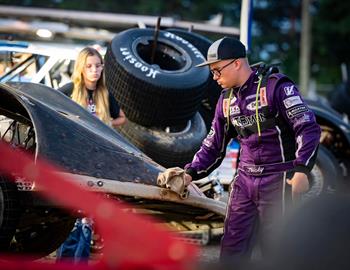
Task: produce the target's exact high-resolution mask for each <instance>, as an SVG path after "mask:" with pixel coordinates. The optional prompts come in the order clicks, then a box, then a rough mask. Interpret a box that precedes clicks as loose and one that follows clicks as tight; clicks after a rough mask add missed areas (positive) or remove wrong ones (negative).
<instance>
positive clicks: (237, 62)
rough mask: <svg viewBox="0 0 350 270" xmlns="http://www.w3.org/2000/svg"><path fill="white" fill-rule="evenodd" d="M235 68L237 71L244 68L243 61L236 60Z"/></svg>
mask: <svg viewBox="0 0 350 270" xmlns="http://www.w3.org/2000/svg"><path fill="white" fill-rule="evenodd" d="M233 66H234V67H235V69H240V68H241V66H242V59H239V58H238V59H236V61H234V62H233Z"/></svg>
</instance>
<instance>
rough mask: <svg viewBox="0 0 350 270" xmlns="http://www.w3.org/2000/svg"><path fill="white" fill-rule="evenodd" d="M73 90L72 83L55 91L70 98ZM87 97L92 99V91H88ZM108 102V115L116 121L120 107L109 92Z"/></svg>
mask: <svg viewBox="0 0 350 270" xmlns="http://www.w3.org/2000/svg"><path fill="white" fill-rule="evenodd" d="M73 88H74V84H73V83H72V82H70V83H67V84H65V85H63V86H62V87H60V88H58V89H57V90H58V91H60V92H62V93H63V94H65V95H66V96H68V97H70V96H71V95H72V92H73ZM88 96H89V98H92V91H91V90H88ZM108 100H109V113H110V115H111V117H112V118H113V119H116V118H118V117H119V111H120V107H119V105H118V103H117V101H116V99H115V98H114V97H113V96H112V94H111V93H110V92H108Z"/></svg>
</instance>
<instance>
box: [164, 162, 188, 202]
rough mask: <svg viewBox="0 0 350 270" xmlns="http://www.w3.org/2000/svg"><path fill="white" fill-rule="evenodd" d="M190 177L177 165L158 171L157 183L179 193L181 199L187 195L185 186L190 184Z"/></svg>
mask: <svg viewBox="0 0 350 270" xmlns="http://www.w3.org/2000/svg"><path fill="white" fill-rule="evenodd" d="M191 180H192V177H191V176H190V175H188V174H186V173H185V171H184V170H183V169H181V168H179V167H174V168H168V169H166V170H165V171H164V172H161V173H159V175H158V178H157V183H158V185H159V186H161V187H164V188H168V189H170V190H172V191H174V192H176V193H177V194H179V195H180V197H181V198H182V199H186V198H187V197H188V189H187V186H188V185H189V184H190V182H191Z"/></svg>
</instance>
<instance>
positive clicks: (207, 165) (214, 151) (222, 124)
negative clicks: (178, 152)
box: [185, 94, 232, 180]
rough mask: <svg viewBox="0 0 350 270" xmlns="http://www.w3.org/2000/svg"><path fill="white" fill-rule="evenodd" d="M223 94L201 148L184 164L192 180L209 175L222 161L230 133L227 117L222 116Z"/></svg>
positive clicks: (230, 136)
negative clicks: (189, 161) (190, 160)
mask: <svg viewBox="0 0 350 270" xmlns="http://www.w3.org/2000/svg"><path fill="white" fill-rule="evenodd" d="M227 101H228V99H227V100H226V99H225V101H224V95H223V94H221V96H220V98H219V100H218V103H217V105H216V109H215V116H214V119H213V122H212V126H211V129H210V132H209V133H208V135H207V137H206V138H205V139H204V140H203V142H202V145H201V148H200V149H199V150H198V152H197V153H196V154H195V156H194V158H193V160H192V162H191V163H189V164H186V166H185V169H186V172H187V173H188V174H190V175H191V176H192V179H193V180H197V179H201V178H203V177H205V176H207V175H209V174H210V173H211V172H212V171H213V170H215V169H216V168H217V167H218V166H219V165H220V164H221V162H222V160H223V158H224V157H225V153H226V146H227V144H228V142H229V141H230V139H231V138H232V135H231V134H230V133H231V131H228V128H227V117H225V116H224V112H223V104H224V103H225V102H227Z"/></svg>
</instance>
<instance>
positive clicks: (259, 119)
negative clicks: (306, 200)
mask: <svg viewBox="0 0 350 270" xmlns="http://www.w3.org/2000/svg"><path fill="white" fill-rule="evenodd" d="M207 59H208V61H206V62H204V63H203V64H200V65H199V66H205V65H209V66H210V70H211V72H212V74H213V78H214V80H216V81H217V83H218V84H219V85H220V86H221V87H222V88H224V90H223V91H222V93H221V96H220V98H219V101H218V103H217V106H216V111H215V117H214V120H213V122H212V127H211V130H210V132H209V134H208V136H207V137H206V139H205V140H204V141H203V144H202V146H201V148H200V150H199V151H198V152H197V153H196V155H195V156H194V159H193V161H192V162H191V163H190V164H187V165H186V166H185V171H186V174H185V181H186V183H187V184H188V183H189V182H190V181H192V180H196V179H200V178H203V177H205V176H207V175H208V174H210V173H211V172H212V171H213V170H214V169H215V168H217V167H218V166H219V165H220V163H221V161H222V160H223V158H224V157H225V150H226V146H227V144H228V142H229V141H230V139H231V138H237V139H238V141H239V143H240V145H241V150H240V161H239V170H238V174H237V176H236V177H235V179H234V182H233V184H232V190H231V193H230V197H229V202H228V207H227V214H226V218H225V227H224V236H223V238H222V242H221V259H225V258H227V259H232V258H247V257H250V255H251V251H252V247H253V243H254V238H255V231H256V228H257V227H258V228H259V234H260V235H261V239H262V240H264V238H265V239H267V238H268V235H269V234H271V233H273V230H271V225H272V223H273V218H274V217H275V215H276V214H279V215H280V216H281V214H282V212H283V201H284V189H285V183H286V181H287V182H288V184H290V185H291V187H292V195H293V197H294V198H295V197H296V196H297V195H298V194H301V193H303V192H306V191H307V190H308V188H309V183H308V177H307V175H308V173H309V172H310V171H311V169H312V167H313V165H314V163H315V159H316V155H317V148H318V144H319V139H320V127H319V125H318V124H317V123H316V120H315V116H314V114H313V112H312V111H310V109H309V108H308V107H307V105H306V104H305V102H304V101H303V98H302V97H301V96H300V94H299V91H298V89H297V87H296V86H295V85H294V83H293V82H292V81H291V80H290V79H288V78H287V77H286V76H285V75H283V74H272V75H271V76H263V74H259V73H260V72H259V70H258V69H257V70H255V69H252V68H251V67H250V66H249V63H248V60H247V59H246V50H245V47H244V45H243V44H242V43H241V42H240V41H238V40H236V39H233V38H228V37H225V38H223V39H220V40H218V41H216V42H214V43H213V44H212V45H211V46H210V48H209V50H208V55H207ZM288 172H292V174H291V175H290V176H291V177H290V176H289V177H290V180H287V179H286V177H287V173H288ZM257 224H258V225H259V226H257ZM271 231H272V232H271ZM262 244H263V245H262V249H263V250H262V251H263V252H264V241H262Z"/></svg>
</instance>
